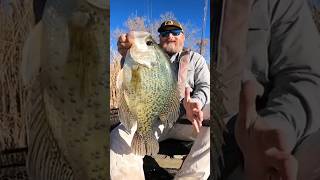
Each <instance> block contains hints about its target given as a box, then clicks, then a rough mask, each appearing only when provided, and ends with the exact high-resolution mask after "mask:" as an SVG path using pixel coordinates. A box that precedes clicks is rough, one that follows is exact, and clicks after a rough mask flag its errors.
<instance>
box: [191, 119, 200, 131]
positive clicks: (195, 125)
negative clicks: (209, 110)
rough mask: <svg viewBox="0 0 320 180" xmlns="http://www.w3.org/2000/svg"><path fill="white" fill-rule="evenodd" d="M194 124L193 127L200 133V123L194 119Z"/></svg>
mask: <svg viewBox="0 0 320 180" xmlns="http://www.w3.org/2000/svg"><path fill="white" fill-rule="evenodd" d="M192 124H193V127H194V128H195V129H196V132H197V133H199V132H200V129H199V125H198V121H197V120H195V119H193V121H192Z"/></svg>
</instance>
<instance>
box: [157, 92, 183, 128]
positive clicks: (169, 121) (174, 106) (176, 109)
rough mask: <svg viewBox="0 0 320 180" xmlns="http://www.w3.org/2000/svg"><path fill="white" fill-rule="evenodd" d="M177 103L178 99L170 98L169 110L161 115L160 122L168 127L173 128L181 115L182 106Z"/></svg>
mask: <svg viewBox="0 0 320 180" xmlns="http://www.w3.org/2000/svg"><path fill="white" fill-rule="evenodd" d="M175 101H179V100H178V99H177V97H173V98H169V99H168V103H169V104H168V105H167V107H169V108H167V109H166V110H165V111H162V112H160V113H159V119H160V121H161V122H162V123H163V124H164V125H165V126H167V127H172V126H173V124H174V123H175V122H176V121H177V120H178V118H179V115H180V104H179V103H176V102H175Z"/></svg>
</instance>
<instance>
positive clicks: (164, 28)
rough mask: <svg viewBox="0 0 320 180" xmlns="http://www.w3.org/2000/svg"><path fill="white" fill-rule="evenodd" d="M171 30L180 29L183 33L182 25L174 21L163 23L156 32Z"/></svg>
mask: <svg viewBox="0 0 320 180" xmlns="http://www.w3.org/2000/svg"><path fill="white" fill-rule="evenodd" d="M172 29H180V30H182V32H183V28H182V25H181V24H180V23H179V22H178V21H175V20H167V21H164V22H163V23H162V24H161V26H160V27H159V29H158V32H163V31H168V30H172Z"/></svg>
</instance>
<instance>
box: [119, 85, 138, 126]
mask: <svg viewBox="0 0 320 180" xmlns="http://www.w3.org/2000/svg"><path fill="white" fill-rule="evenodd" d="M120 93H121V95H120V100H119V102H120V103H119V118H120V122H121V123H122V124H123V125H124V126H125V127H126V129H127V130H131V128H132V127H133V125H134V123H135V118H134V117H133V115H132V114H131V113H130V109H129V104H128V103H129V101H128V96H127V94H126V92H125V91H121V92H120Z"/></svg>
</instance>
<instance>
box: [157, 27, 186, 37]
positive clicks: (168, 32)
mask: <svg viewBox="0 0 320 180" xmlns="http://www.w3.org/2000/svg"><path fill="white" fill-rule="evenodd" d="M170 33H171V34H172V35H173V36H179V35H180V33H182V30H180V29H174V30H169V31H162V32H160V36H162V37H168V36H169V34H170Z"/></svg>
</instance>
